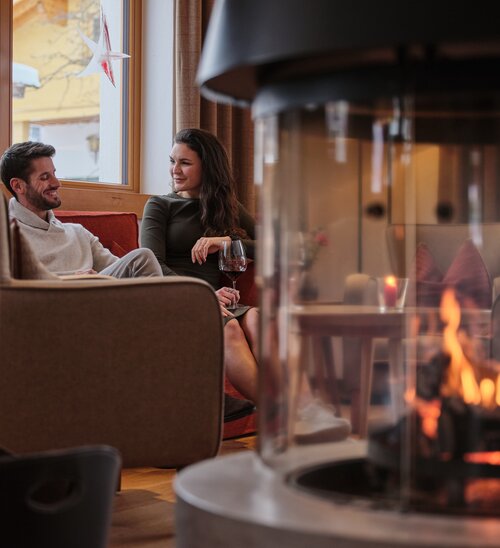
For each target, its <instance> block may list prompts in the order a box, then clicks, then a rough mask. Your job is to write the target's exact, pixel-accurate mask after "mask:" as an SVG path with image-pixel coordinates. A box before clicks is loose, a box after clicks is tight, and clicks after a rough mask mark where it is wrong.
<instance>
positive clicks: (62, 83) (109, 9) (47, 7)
mask: <svg viewBox="0 0 500 548" xmlns="http://www.w3.org/2000/svg"><path fill="white" fill-rule="evenodd" d="M131 4H132V2H129V1H128V0H125V1H123V0H58V1H54V0H50V1H48V0H45V1H43V0H42V1H41V2H32V1H31V0H14V2H13V26H12V28H13V32H12V36H13V46H12V59H13V64H12V141H13V142H19V141H25V140H27V139H30V138H38V139H39V140H41V141H43V142H46V143H50V144H52V145H53V146H54V147H55V148H56V150H57V152H58V155H57V173H58V175H59V177H60V178H62V179H65V180H67V181H82V182H94V183H107V184H115V185H126V186H127V185H128V184H129V179H130V174H129V170H128V166H127V163H128V154H127V151H128V140H129V135H130V122H131V120H130V119H129V117H130V115H132V116H133V109H132V108H131V105H130V102H131V101H133V96H132V94H131V93H130V83H131V79H130V77H129V74H130V70H131V66H130V65H131V64H132V58H128V57H125V56H123V55H124V54H129V52H130V40H129V37H130V36H131V33H132V32H133V31H134V29H133V28H132V26H131V18H130V10H131ZM135 54H136V52H135V51H134V52H132V55H133V56H134V57H135ZM122 56H123V57H122Z"/></svg>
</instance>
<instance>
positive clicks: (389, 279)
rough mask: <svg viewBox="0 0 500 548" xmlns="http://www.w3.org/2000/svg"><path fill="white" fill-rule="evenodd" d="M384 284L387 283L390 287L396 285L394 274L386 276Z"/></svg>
mask: <svg viewBox="0 0 500 548" xmlns="http://www.w3.org/2000/svg"><path fill="white" fill-rule="evenodd" d="M385 285H388V286H390V287H396V286H397V282H396V276H386V277H385Z"/></svg>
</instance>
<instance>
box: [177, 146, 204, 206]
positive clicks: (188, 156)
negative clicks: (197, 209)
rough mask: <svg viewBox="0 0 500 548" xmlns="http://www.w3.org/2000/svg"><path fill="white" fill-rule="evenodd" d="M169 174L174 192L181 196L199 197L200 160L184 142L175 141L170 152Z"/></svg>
mask: <svg viewBox="0 0 500 548" xmlns="http://www.w3.org/2000/svg"><path fill="white" fill-rule="evenodd" d="M170 175H172V181H173V184H174V192H177V193H178V194H179V195H180V196H182V197H183V198H199V196H200V188H201V160H200V157H199V156H198V154H197V153H196V152H195V151H194V150H191V149H190V148H189V147H188V146H187V145H185V144H184V143H176V144H175V145H174V146H173V148H172V151H171V153H170Z"/></svg>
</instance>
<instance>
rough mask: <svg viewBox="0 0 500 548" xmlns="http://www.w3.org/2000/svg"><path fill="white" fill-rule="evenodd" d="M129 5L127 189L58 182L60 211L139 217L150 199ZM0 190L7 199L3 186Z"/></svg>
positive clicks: (1, 12)
mask: <svg viewBox="0 0 500 548" xmlns="http://www.w3.org/2000/svg"><path fill="white" fill-rule="evenodd" d="M128 1H129V9H130V15H129V32H130V51H131V52H132V56H131V58H130V60H129V82H128V85H129V109H128V112H129V116H128V143H127V181H128V182H129V183H128V184H127V185H123V186H122V185H116V184H107V183H88V182H83V181H82V182H80V181H66V180H64V179H61V183H62V188H61V190H60V195H61V199H62V209H65V210H83V211H133V212H135V213H136V214H137V215H138V216H139V217H142V212H143V209H144V204H145V203H146V200H147V199H148V197H149V195H146V194H142V193H141V183H140V181H141V88H142V79H141V58H142V0H128ZM12 17H13V3H12V2H11V1H7V2H4V1H1V2H0V153H1V152H3V151H4V150H5V149H6V148H8V147H9V146H10V144H11V132H12V83H11V82H12V62H11V61H12V38H13V25H12ZM2 189H3V191H4V192H5V193H6V195H7V196H10V194H9V193H8V191H7V189H6V188H5V186H4V185H3V184H2Z"/></svg>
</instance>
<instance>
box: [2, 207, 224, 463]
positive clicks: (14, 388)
mask: <svg viewBox="0 0 500 548" xmlns="http://www.w3.org/2000/svg"><path fill="white" fill-rule="evenodd" d="M10 234H11V232H10V230H9V224H8V218H7V210H6V203H5V200H4V199H2V200H1V204H0V370H1V373H0V375H1V378H2V382H1V383H0V445H1V446H3V447H4V448H6V449H8V450H11V451H13V452H15V453H25V452H35V451H42V450H47V449H57V448H64V447H70V446H76V445H83V444H107V445H111V446H114V447H116V448H117V449H119V451H120V452H121V454H122V459H123V465H124V466H128V467H130V466H171V467H181V466H185V465H187V464H190V463H192V462H195V461H198V460H201V459H204V458H208V457H212V456H214V455H215V454H216V453H217V451H218V448H219V444H220V438H221V428H222V398H223V390H222V388H223V335H222V321H221V315H220V311H219V305H218V302H217V299H216V296H215V294H214V292H213V290H212V289H211V288H210V286H209V285H208V284H206V283H204V282H202V281H198V280H195V279H193V278H183V277H177V278H142V279H134V280H92V281H87V280H86V281H69V282H68V281H64V282H63V281H59V280H18V279H13V278H12V276H11V261H12V258H11V257H10V256H9V250H10V249H12V245H11V244H12V242H11V236H10Z"/></svg>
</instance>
